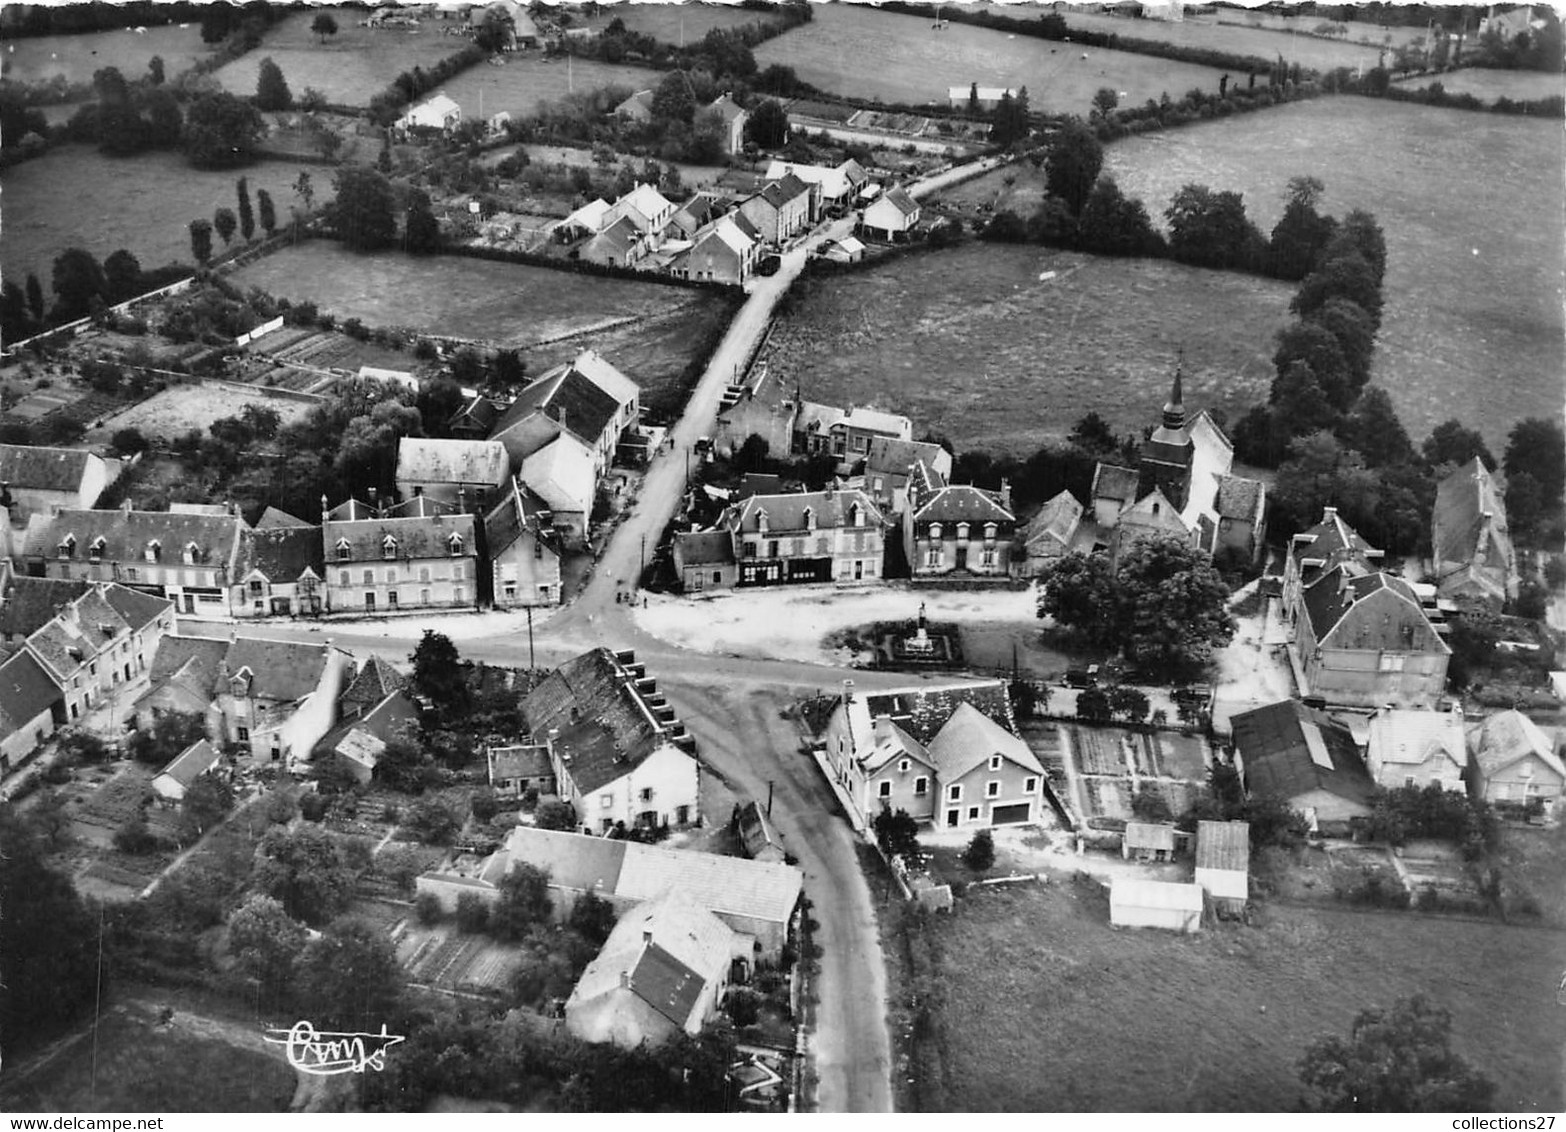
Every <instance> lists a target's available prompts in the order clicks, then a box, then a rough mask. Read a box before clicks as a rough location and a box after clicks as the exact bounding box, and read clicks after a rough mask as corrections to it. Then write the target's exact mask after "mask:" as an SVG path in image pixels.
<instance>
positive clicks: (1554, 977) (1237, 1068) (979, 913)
mask: <svg viewBox="0 0 1566 1132" xmlns="http://www.w3.org/2000/svg"><path fill="white" fill-rule="evenodd" d="M1096 889H1097V886H1096V883H1092V882H1090V883H1088V884H1084V885H1081V886H1078V885H1073V884H1072V883H1070V882H1069V881H1066V882H1062V883H1059V884H1051V885H1050V886H1048V887H1045V886H1042V885H1028V886H1023V887H1019V888H1013V889H1009V890H1006V891H996V890H991V891H986V892H982V893H978V892H977V891H976V890H970V892H973V894H972V895H969V896H968V897H966V898H964V899H963V900H962V901H960V902H959V905H958V909H957V911H956V913H955V914H953V915H951V916H938V917H931V918H930V919H929V920H928V921H927V924H926V926H925V927H924V929H923V930H924V931H925V932H927V933H928V934H929V936H930V938H931V942H932V944H933V950H934V951H935V953H936V955H937V959H936V970H935V971H934V972H933V974H932V981H933V984H934V985H935V986H936V987H938V988H940V989H939V991H938V993H937V1004H936V1007H935V1009H936V1011H937V1012H938V1015H939V1018H940V1021H941V1022H942V1023H943V1025H942V1030H943V1031H944V1033H943V1037H944V1043H943V1048H942V1056H941V1061H942V1067H943V1070H944V1072H943V1079H944V1084H945V1107H946V1108H948V1109H950V1110H954V1111H969V1112H993V1111H1002V1112H1052V1111H1072V1112H1092V1111H1121V1112H1124V1111H1149V1112H1169V1111H1177V1112H1189V1111H1214V1110H1216V1111H1262V1112H1269V1111H1273V1112H1275V1111H1289V1110H1294V1109H1296V1108H1297V1107H1298V1104H1299V1099H1300V1087H1299V1083H1298V1077H1297V1073H1298V1068H1297V1066H1298V1061H1299V1058H1300V1056H1301V1055H1302V1054H1303V1053H1304V1051H1305V1048H1306V1047H1307V1046H1308V1045H1309V1044H1310V1042H1311V1041H1312V1040H1313V1039H1314V1038H1316V1037H1317V1036H1319V1035H1321V1034H1327V1033H1331V1034H1340V1035H1346V1034H1347V1032H1348V1029H1349V1027H1350V1025H1351V1024H1352V1022H1353V1019H1354V1016H1355V1015H1356V1014H1357V1013H1358V1012H1359V1011H1360V1010H1362V1009H1364V1008H1366V1007H1368V1006H1372V1005H1383V1006H1387V1005H1391V1003H1392V1001H1393V1000H1394V999H1396V998H1398V997H1400V996H1405V995H1410V994H1414V993H1417V992H1422V993H1424V994H1426V995H1428V996H1429V997H1430V998H1431V999H1432V1000H1433V1001H1434V1002H1435V1003H1436V1004H1437V1005H1439V1006H1441V1007H1443V1008H1445V1009H1447V1010H1449V1011H1450V1012H1451V1014H1452V1030H1453V1035H1454V1040H1453V1045H1454V1048H1455V1049H1456V1050H1457V1051H1458V1052H1459V1053H1460V1054H1462V1055H1463V1056H1464V1057H1466V1058H1468V1059H1469V1060H1470V1061H1471V1062H1472V1063H1473V1064H1475V1065H1476V1066H1477V1067H1479V1068H1480V1069H1481V1070H1483V1071H1484V1072H1485V1073H1486V1074H1488V1075H1489V1076H1490V1078H1491V1079H1492V1080H1494V1081H1495V1082H1496V1084H1497V1086H1498V1088H1497V1092H1496V1097H1495V1107H1496V1109H1497V1110H1498V1111H1514V1112H1521V1111H1534V1112H1553V1111H1558V1110H1559V1109H1560V1107H1561V1103H1562V1097H1561V1085H1560V1072H1559V1070H1560V1059H1561V1040H1560V1007H1559V1006H1557V1005H1556V1004H1555V994H1554V991H1555V983H1556V982H1557V981H1558V979H1559V974H1560V970H1561V967H1562V965H1563V964H1566V935H1563V934H1562V933H1560V932H1555V931H1547V930H1541V929H1529V928H1518V927H1507V926H1504V925H1499V924H1486V923H1474V922H1466V921H1458V920H1450V919H1438V918H1434V917H1422V916H1419V915H1410V914H1378V913H1370V914H1355V913H1348V912H1340V911H1337V910H1334V909H1309V910H1307V909H1300V908H1293V907H1282V906H1266V907H1264V908H1263V909H1262V911H1261V912H1260V914H1259V917H1258V924H1257V925H1255V926H1250V927H1244V926H1238V925H1221V926H1217V927H1212V928H1209V929H1207V930H1205V931H1203V932H1202V933H1201V934H1199V935H1196V936H1176V935H1171V934H1168V933H1165V932H1160V931H1157V930H1154V929H1140V930H1139V929H1112V928H1110V927H1109V925H1108V898H1107V896H1104V895H1101V894H1100V893H1099V892H1098V891H1096ZM974 956H984V957H985V961H984V962H975V961H974Z"/></svg>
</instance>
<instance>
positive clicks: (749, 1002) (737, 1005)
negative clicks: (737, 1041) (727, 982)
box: [723, 987, 761, 1027]
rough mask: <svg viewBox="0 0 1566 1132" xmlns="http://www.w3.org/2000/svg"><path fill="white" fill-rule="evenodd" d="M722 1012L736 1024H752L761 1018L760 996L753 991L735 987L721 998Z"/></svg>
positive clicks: (742, 1025) (741, 1025)
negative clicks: (726, 995)
mask: <svg viewBox="0 0 1566 1132" xmlns="http://www.w3.org/2000/svg"><path fill="white" fill-rule="evenodd" d="M723 1012H724V1013H725V1014H727V1015H728V1016H729V1020H730V1021H732V1022H733V1023H734V1025H736V1026H740V1027H744V1026H754V1025H755V1024H756V1023H757V1021H759V1020H760V1018H761V996H760V995H758V994H756V992H755V991H749V990H746V989H744V988H743V987H736V988H735V989H733V990H731V991H729V996H728V997H727V998H726V999H724V1000H723Z"/></svg>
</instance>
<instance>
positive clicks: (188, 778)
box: [152, 739, 222, 802]
mask: <svg viewBox="0 0 1566 1132" xmlns="http://www.w3.org/2000/svg"><path fill="white" fill-rule="evenodd" d="M221 756H222V752H220V751H219V750H218V749H217V748H216V747H214V746H213V745H212V744H211V743H210V742H208V741H207V740H205V739H197V740H196V741H195V742H194V743H192V744H191V745H190V746H188V747H186V748H185V749H184V750H183V751H181V752H180V753H179V754H178V755H176V756H175V757H174V758H173V760H172V761H170V763H169V764H168V765H167V766H165V767H164V768H163V769H162V770H160V771H158V774H157V777H156V778H154V779H153V780H152V790H153V793H155V794H156V795H157V796H158V797H159V798H162V799H163V800H164V801H165V802H178V801H181V800H183V799H184V797H185V791H187V790H189V789H190V784H191V783H193V782H195V781H196V779H197V778H199V777H201V776H202V775H203V774H206V773H207V771H209V770H211V769H212V768H213V767H215V766H217V763H218V759H219V758H220V757H221Z"/></svg>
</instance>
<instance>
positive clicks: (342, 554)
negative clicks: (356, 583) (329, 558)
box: [336, 538, 353, 562]
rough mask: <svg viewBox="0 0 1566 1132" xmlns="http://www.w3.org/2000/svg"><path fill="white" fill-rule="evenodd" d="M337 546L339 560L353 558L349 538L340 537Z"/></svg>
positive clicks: (344, 560)
mask: <svg viewBox="0 0 1566 1132" xmlns="http://www.w3.org/2000/svg"><path fill="white" fill-rule="evenodd" d="M336 546H337V561H339V562H347V561H348V560H349V559H351V558H352V557H353V551H352V549H351V548H350V547H349V546H348V540H347V539H345V538H340V539H338V540H337V543H336Z"/></svg>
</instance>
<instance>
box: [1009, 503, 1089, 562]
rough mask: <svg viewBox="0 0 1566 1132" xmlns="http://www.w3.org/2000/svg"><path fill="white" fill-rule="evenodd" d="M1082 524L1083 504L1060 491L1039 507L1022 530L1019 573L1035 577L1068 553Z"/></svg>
mask: <svg viewBox="0 0 1566 1132" xmlns="http://www.w3.org/2000/svg"><path fill="white" fill-rule="evenodd" d="M1081 524H1082V504H1081V503H1079V502H1078V501H1077V497H1076V496H1074V495H1072V494H1071V492H1069V491H1062V492H1060V493H1059V494H1057V495H1056V496H1055V497H1054V498H1053V499H1051V500H1049V501H1048V502H1047V503H1045V504H1044V506H1043V507H1041V508H1039V513H1038V514H1037V515H1035V516H1033V518H1032V519H1030V520H1029V521H1028V525H1027V526H1026V527H1025V528H1024V529H1023V533H1022V547H1021V552H1022V553H1021V556H1022V563H1021V564H1020V565H1021V573H1022V576H1023V577H1026V578H1037V577H1038V576H1039V575H1040V574H1042V573H1043V572H1044V571H1045V569H1047V568H1048V567H1049V566H1051V565H1053V564H1054V563H1055V562H1058V561H1059V560H1060V559H1062V558H1064V557H1065V556H1066V555H1068V554H1070V553H1071V551H1072V546H1073V544H1074V543H1075V542H1076V538H1077V530H1078V528H1079V527H1080V526H1081Z"/></svg>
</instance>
